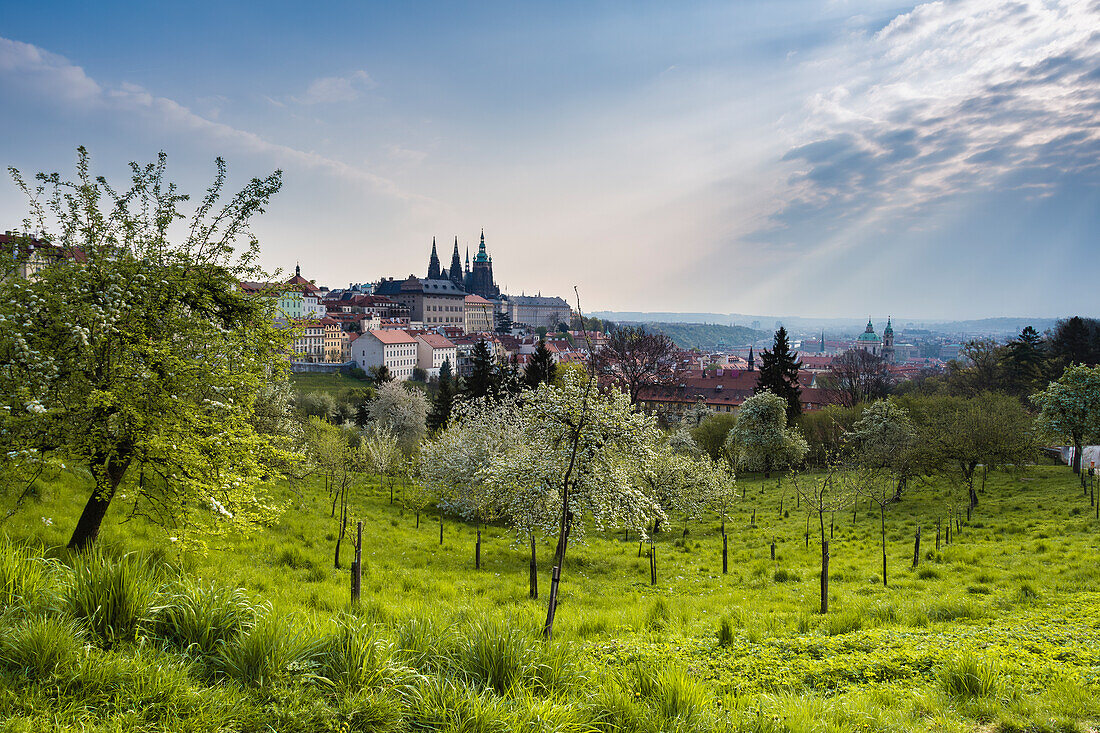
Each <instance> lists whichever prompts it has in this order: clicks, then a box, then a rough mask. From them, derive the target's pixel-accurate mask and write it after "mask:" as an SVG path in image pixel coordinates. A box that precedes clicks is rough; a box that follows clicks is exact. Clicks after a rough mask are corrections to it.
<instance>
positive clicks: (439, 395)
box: [428, 359, 455, 433]
mask: <svg viewBox="0 0 1100 733" xmlns="http://www.w3.org/2000/svg"><path fill="white" fill-rule="evenodd" d="M454 401H455V383H454V377H453V376H452V375H451V360H450V359H446V360H445V361H444V362H443V366H441V367H439V391H437V392H436V393H435V398H434V399H433V400H432V410H431V412H429V413H428V430H430V431H432V432H433V433H434V432H436V431H438V430H442V429H444V428H445V427H447V423H448V422H449V421H450V419H451V410H452V409H453V408H454Z"/></svg>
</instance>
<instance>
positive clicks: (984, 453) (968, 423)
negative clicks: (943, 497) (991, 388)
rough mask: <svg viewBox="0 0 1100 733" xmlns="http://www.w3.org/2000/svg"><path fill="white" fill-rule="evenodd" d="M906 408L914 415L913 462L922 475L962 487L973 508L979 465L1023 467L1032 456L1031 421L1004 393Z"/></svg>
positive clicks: (937, 399)
mask: <svg viewBox="0 0 1100 733" xmlns="http://www.w3.org/2000/svg"><path fill="white" fill-rule="evenodd" d="M910 404H911V405H913V406H914V407H915V408H916V409H915V410H914V412H915V415H916V416H917V419H916V420H915V421H914V422H915V423H916V428H917V440H916V444H915V445H916V448H915V453H914V460H918V461H920V462H921V465H922V469H921V470H922V471H925V472H930V473H939V474H941V475H943V476H944V477H946V478H947V479H948V480H949V481H950V482H951V483H952V484H953V485H956V486H960V487H962V488H965V489H966V492H967V495H968V497H969V507H970V508H973V507H976V506H977V505H978V492H977V491H976V489H975V488H974V479H975V476H976V471H977V468H978V467H979V466H987V467H993V466H999V467H1023V466H1025V465H1026V464H1027V463H1029V462H1030V461H1032V460H1033V459H1034V457H1035V441H1034V434H1033V425H1032V420H1031V417H1029V416H1028V414H1027V413H1026V412H1025V411H1024V409H1023V406H1022V405H1021V404H1020V402H1019V400H1017V399H1014V398H1012V397H1010V396H1008V395H1004V394H998V393H992V392H987V393H985V394H981V395H978V396H977V397H973V398H966V397H951V396H938V397H931V398H926V399H924V400H921V401H919V402H915V403H913V402H911V403H910ZM984 475H985V474H984V473H983V480H984Z"/></svg>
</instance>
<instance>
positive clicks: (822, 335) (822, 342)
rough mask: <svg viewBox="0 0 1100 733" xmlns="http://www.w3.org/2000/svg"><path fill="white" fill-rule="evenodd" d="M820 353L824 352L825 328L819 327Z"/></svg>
mask: <svg viewBox="0 0 1100 733" xmlns="http://www.w3.org/2000/svg"><path fill="white" fill-rule="evenodd" d="M821 353H822V354H824V353H825V329H824V328H823V329H821Z"/></svg>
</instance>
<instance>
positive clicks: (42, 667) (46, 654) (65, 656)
mask: <svg viewBox="0 0 1100 733" xmlns="http://www.w3.org/2000/svg"><path fill="white" fill-rule="evenodd" d="M0 623H2V621H0ZM5 625H7V624H5ZM84 634H85V631H84V627H83V626H81V625H80V624H79V623H77V622H75V621H71V620H67V619H61V618H57V617H51V616H29V617H27V618H23V619H20V620H18V621H16V622H15V623H14V624H12V625H11V626H7V628H5V630H4V634H3V636H0V662H2V663H3V664H4V665H5V666H7V667H9V668H11V669H14V670H17V671H18V672H20V673H21V674H24V675H27V676H28V677H29V678H30V679H33V680H43V679H46V678H47V677H49V676H50V675H52V674H53V673H54V671H55V670H57V668H58V667H67V666H71V665H72V664H73V663H74V662H75V661H76V659H77V657H78V656H79V655H80V653H81V649H82V646H83V644H82V640H83V638H84Z"/></svg>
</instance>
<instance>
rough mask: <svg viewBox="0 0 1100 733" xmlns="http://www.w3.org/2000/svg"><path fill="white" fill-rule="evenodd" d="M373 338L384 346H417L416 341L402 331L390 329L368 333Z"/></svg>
mask: <svg viewBox="0 0 1100 733" xmlns="http://www.w3.org/2000/svg"><path fill="white" fill-rule="evenodd" d="M367 333H369V334H370V335H371V336H374V337H375V338H376V339H378V340H379V341H381V342H382V343H384V344H415V343H416V339H415V338H413V337H412V336H410V335H409V334H407V333H405V332H404V331H402V330H400V329H396V328H395V329H388V330H385V331H367Z"/></svg>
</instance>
